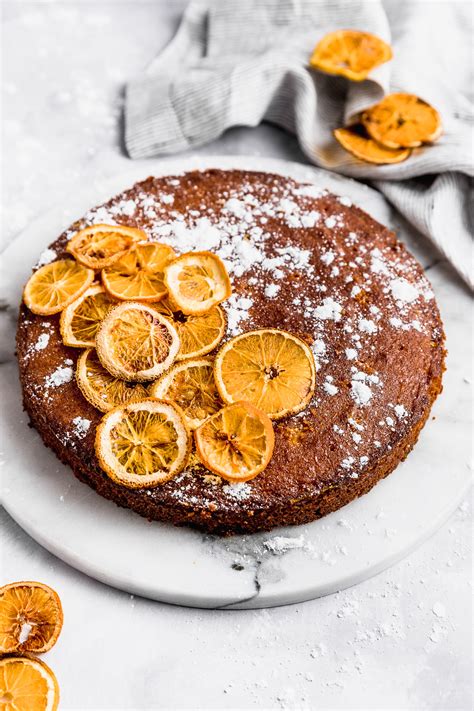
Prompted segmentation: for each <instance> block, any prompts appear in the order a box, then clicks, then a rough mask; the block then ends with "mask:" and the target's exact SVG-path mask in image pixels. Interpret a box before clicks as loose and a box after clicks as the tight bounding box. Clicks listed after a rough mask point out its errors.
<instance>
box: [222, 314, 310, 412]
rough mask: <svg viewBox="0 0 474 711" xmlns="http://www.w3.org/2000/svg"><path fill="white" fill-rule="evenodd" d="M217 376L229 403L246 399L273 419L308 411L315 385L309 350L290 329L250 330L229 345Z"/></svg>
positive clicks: (227, 344) (226, 401)
mask: <svg viewBox="0 0 474 711" xmlns="http://www.w3.org/2000/svg"><path fill="white" fill-rule="evenodd" d="M214 376H215V379H216V385H217V389H218V390H219V393H220V395H221V397H222V399H223V401H224V402H225V403H233V402H237V401H239V400H247V401H249V402H251V403H252V404H253V405H255V406H256V407H258V408H259V409H260V410H263V412H265V413H266V414H267V415H268V416H269V417H270V418H271V419H272V420H278V419H280V418H282V417H286V416H287V415H293V414H295V413H297V412H300V411H301V410H304V408H305V407H306V405H307V404H308V403H309V401H310V400H311V397H312V395H313V393H314V388H315V377H316V369H315V365H314V358H313V354H312V352H311V350H310V349H309V348H308V346H307V345H306V343H304V342H303V341H302V340H301V339H299V338H297V337H296V336H293V335H292V334H291V333H287V332H286V331H279V330H277V329H273V328H269V329H262V330H259V331H249V332H248V333H244V334H242V335H240V336H236V337H235V338H232V339H231V340H230V341H228V342H227V343H225V344H224V345H223V346H222V348H221V349H220V351H219V352H218V354H217V356H216V360H215V363H214Z"/></svg>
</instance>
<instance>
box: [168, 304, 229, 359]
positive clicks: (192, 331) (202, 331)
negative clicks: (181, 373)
mask: <svg viewBox="0 0 474 711" xmlns="http://www.w3.org/2000/svg"><path fill="white" fill-rule="evenodd" d="M155 308H156V309H157V311H159V312H160V313H163V314H164V315H165V316H168V318H170V319H171V320H172V321H173V323H174V327H175V328H176V330H177V332H178V336H179V340H180V341H181V346H180V349H179V353H178V355H177V356H176V360H183V359H185V358H199V357H200V356H203V355H206V354H207V353H210V352H211V351H213V350H214V348H216V347H217V346H218V345H219V343H220V342H221V341H222V339H223V337H224V334H225V331H226V327H227V320H226V317H225V315H224V312H223V311H222V309H221V308H220V306H212V307H211V308H210V309H209V311H206V313H204V314H197V315H192V314H188V315H187V314H183V312H182V311H173V308H172V306H171V304H170V302H169V299H166V298H165V299H163V301H160V302H159V303H158V304H156V306H155Z"/></svg>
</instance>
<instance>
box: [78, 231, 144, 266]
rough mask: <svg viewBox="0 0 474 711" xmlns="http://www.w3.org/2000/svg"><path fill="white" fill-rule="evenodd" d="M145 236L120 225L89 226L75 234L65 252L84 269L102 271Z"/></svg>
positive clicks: (140, 232) (141, 232)
mask: <svg viewBox="0 0 474 711" xmlns="http://www.w3.org/2000/svg"><path fill="white" fill-rule="evenodd" d="M146 238H147V237H146V234H145V232H143V231H142V230H138V229H136V228H134V227H123V226H122V225H91V227H86V228H85V229H83V230H79V232H76V234H75V235H74V237H73V238H72V239H70V240H69V242H68V245H67V251H68V252H69V253H70V254H72V256H73V257H74V258H75V259H77V261H78V262H80V263H81V264H83V265H84V266H85V267H90V268H91V269H104V267H109V266H110V265H111V264H113V263H114V262H116V261H117V259H120V257H121V256H123V255H124V254H125V252H126V251H127V250H128V249H129V248H130V247H131V246H132V244H134V242H138V241H143V240H146Z"/></svg>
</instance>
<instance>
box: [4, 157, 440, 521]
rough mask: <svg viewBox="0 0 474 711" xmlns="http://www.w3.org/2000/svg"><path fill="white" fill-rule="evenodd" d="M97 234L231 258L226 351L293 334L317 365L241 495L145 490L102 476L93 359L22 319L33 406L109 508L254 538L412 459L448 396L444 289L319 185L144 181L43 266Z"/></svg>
mask: <svg viewBox="0 0 474 711" xmlns="http://www.w3.org/2000/svg"><path fill="white" fill-rule="evenodd" d="M94 223H109V224H110V223H117V224H123V225H129V226H132V227H140V228H141V229H143V230H144V231H145V232H146V233H147V235H148V237H149V239H150V240H154V241H158V242H164V243H167V244H170V245H172V246H173V247H174V248H175V250H176V251H177V252H178V253H183V252H188V251H190V250H209V251H212V252H214V253H216V254H217V255H219V256H220V257H221V258H222V259H223V260H224V261H225V264H226V266H227V269H228V271H229V274H230V276H231V279H232V286H233V294H232V296H231V297H230V299H229V300H228V301H226V302H224V304H223V305H222V306H223V308H224V310H225V311H226V313H227V335H226V338H229V337H231V336H234V335H237V334H239V333H242V332H245V331H248V330H251V329H257V328H279V329H284V330H286V331H289V332H290V333H292V334H294V335H296V336H299V337H300V338H301V339H303V340H305V341H306V342H307V343H308V344H309V345H310V346H311V349H312V352H313V354H314V357H315V361H316V366H317V375H316V391H315V394H314V397H313V398H312V400H311V402H310V403H309V405H308V407H307V408H306V409H305V410H304V411H303V412H301V413H299V414H298V415H296V416H292V417H288V418H287V419H283V420H281V421H278V422H275V423H274V425H275V427H274V429H275V449H274V453H273V457H272V459H271V461H270V463H269V465H268V467H267V468H266V469H265V471H263V472H262V473H261V474H259V475H258V476H257V477H256V478H255V479H253V480H252V481H249V482H245V483H238V484H230V483H228V482H225V481H223V480H222V479H220V478H219V477H217V476H215V475H213V474H211V473H210V472H209V471H207V470H206V469H204V467H203V466H202V465H200V464H199V463H198V462H197V460H196V458H195V457H194V458H193V457H192V458H191V462H190V463H189V464H188V466H187V467H186V469H185V470H184V471H183V472H181V473H180V474H178V475H177V476H176V477H175V478H174V479H172V480H170V481H168V482H166V483H164V484H162V485H160V486H156V487H155V488H152V489H135V490H132V489H128V488H126V487H124V486H122V485H120V484H117V483H115V482H113V481H112V480H111V479H110V478H109V477H108V476H107V475H106V474H105V473H104V472H103V471H102V470H101V469H100V467H99V465H98V462H97V459H96V456H95V451H94V437H95V430H96V427H97V424H98V422H99V421H100V419H101V416H102V413H100V412H99V411H98V410H96V409H95V408H94V407H93V406H92V405H91V404H90V403H89V402H87V401H86V400H85V399H84V397H83V396H82V394H81V392H80V390H79V388H78V387H77V385H76V382H75V378H74V369H75V363H76V360H77V358H78V356H79V355H80V353H81V350H80V349H77V348H68V347H66V346H64V345H63V343H62V340H61V336H60V333H59V316H51V317H44V316H36V315H34V314H33V313H31V312H30V311H29V310H28V308H27V307H26V306H25V305H22V307H21V310H20V316H19V323H18V332H17V350H18V361H19V367H20V378H21V384H22V388H23V400H24V407H25V409H26V411H27V412H28V414H29V416H30V419H31V422H32V424H33V426H34V427H36V429H37V430H38V432H39V433H40V435H41V437H42V439H43V441H44V442H45V444H46V445H47V446H49V447H51V449H52V450H53V451H54V452H55V453H56V454H57V456H58V457H59V458H60V459H61V460H62V461H63V462H65V463H66V464H69V465H70V467H71V469H72V470H73V472H74V474H75V475H76V476H77V477H78V478H79V479H80V480H81V481H83V482H85V483H86V484H88V485H89V486H91V487H93V488H94V489H95V490H96V491H97V492H98V493H99V494H100V495H101V496H104V497H105V498H107V499H111V500H112V501H115V503H117V504H118V505H120V506H124V507H127V508H130V509H133V510H134V511H136V512H137V513H139V514H140V515H142V516H145V517H147V518H148V519H154V520H158V521H166V522H169V523H173V524H176V525H184V524H188V525H192V526H195V527H198V528H200V529H202V530H205V531H209V532H214V533H218V534H232V533H242V532H254V531H259V530H268V529H270V528H273V527H275V526H287V525H291V524H300V523H305V522H308V521H312V520H314V519H316V518H319V517H321V516H324V515H326V514H327V513H329V512H331V511H334V510H336V509H338V508H340V507H341V506H344V505H345V504H347V503H348V502H350V501H352V500H353V499H355V498H356V497H358V496H360V495H362V494H365V493H367V492H368V491H369V490H370V489H371V488H372V487H373V486H374V484H376V483H377V481H379V480H380V479H382V478H383V477H385V476H386V475H387V474H389V473H390V472H391V471H393V469H395V467H396V466H397V464H398V463H399V462H400V461H402V460H403V459H404V458H405V457H406V456H407V454H408V453H409V451H410V450H411V448H412V447H413V445H414V444H415V442H416V440H417V438H418V435H419V432H420V430H421V428H422V427H423V425H424V423H425V421H426V419H427V417H428V415H429V412H430V409H431V406H432V404H433V402H434V400H435V399H436V397H437V395H438V393H439V392H440V391H441V377H442V371H443V359H444V346H443V343H444V334H443V327H442V323H441V319H440V315H439V311H438V308H437V305H436V302H435V299H434V296H433V293H432V290H431V286H430V284H429V282H428V280H427V278H426V277H425V276H424V274H423V270H422V268H421V266H420V265H419V264H418V262H417V261H416V260H415V259H414V258H413V257H412V256H411V255H410V254H409V253H408V252H407V250H406V249H405V248H404V246H403V245H402V244H401V242H399V241H398V240H397V239H396V237H395V235H394V234H393V232H391V231H389V230H388V229H387V228H385V227H383V226H382V225H380V224H379V223H377V222H376V221H375V220H374V219H372V218H371V217H370V216H369V215H367V214H366V213H365V212H363V211H362V210H360V209H359V208H357V207H355V206H354V205H352V204H351V202H350V200H348V199H346V198H339V197H337V196H335V195H331V194H329V193H327V192H326V191H324V190H320V189H318V188H317V187H315V186H313V185H302V184H298V183H296V182H294V181H293V180H290V179H288V178H284V177H281V176H278V175H272V174H269V173H257V172H243V171H221V170H208V171H205V172H191V173H187V174H184V175H178V176H170V177H166V178H152V177H151V178H148V179H147V180H145V181H143V182H141V183H137V184H136V185H134V186H133V187H132V188H131V189H130V190H127V191H125V192H123V193H122V194H120V195H117V196H116V197H114V198H113V199H112V200H110V201H109V202H108V203H106V204H105V205H102V206H100V207H96V208H94V209H92V210H90V211H89V212H88V213H87V214H86V215H85V216H84V218H83V219H82V220H80V221H78V222H77V223H75V224H74V225H72V226H71V227H70V228H69V229H68V230H67V231H66V232H64V233H63V234H62V235H61V236H60V237H59V238H58V239H57V240H56V241H55V242H53V243H52V244H51V246H50V247H49V248H48V249H47V250H46V251H45V252H44V253H43V255H41V257H40V260H39V264H42V263H46V262H49V261H52V260H55V259H59V258H61V257H64V256H65V247H66V244H67V242H68V240H69V239H70V238H71V236H72V235H73V234H74V232H75V231H76V230H77V229H79V228H81V227H84V226H86V225H89V224H94Z"/></svg>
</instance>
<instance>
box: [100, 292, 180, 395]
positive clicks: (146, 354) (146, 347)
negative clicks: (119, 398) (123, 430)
mask: <svg viewBox="0 0 474 711" xmlns="http://www.w3.org/2000/svg"><path fill="white" fill-rule="evenodd" d="M96 347H97V354H98V356H99V360H100V362H101V363H102V365H103V366H104V368H105V369H106V370H108V371H109V373H110V374H111V375H115V377H117V378H122V379H123V380H132V381H139V382H141V381H145V380H155V379H156V378H158V377H159V376H160V375H161V374H162V373H164V371H165V370H168V368H169V367H170V365H171V364H172V363H173V361H174V359H175V358H176V355H177V353H178V351H179V336H178V334H177V332H176V329H175V327H174V326H173V324H172V323H171V321H169V320H168V319H167V318H166V317H165V316H163V315H162V314H160V313H158V311H157V310H156V309H154V308H152V307H151V306H148V305H147V304H138V303H133V302H126V303H122V304H119V306H115V308H113V309H112V310H111V311H109V312H108V314H107V316H106V317H105V318H104V320H103V321H102V323H101V325H100V327H99V330H98V331H97V335H96Z"/></svg>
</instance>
